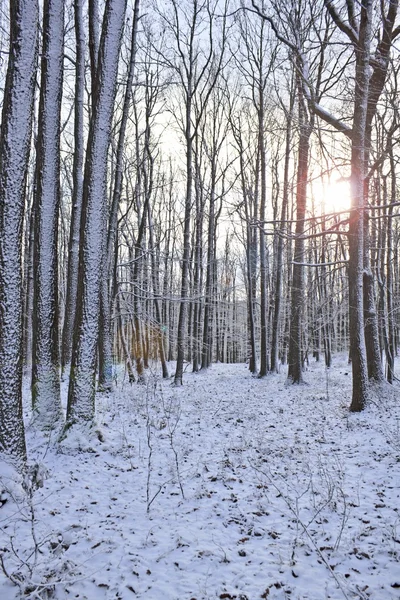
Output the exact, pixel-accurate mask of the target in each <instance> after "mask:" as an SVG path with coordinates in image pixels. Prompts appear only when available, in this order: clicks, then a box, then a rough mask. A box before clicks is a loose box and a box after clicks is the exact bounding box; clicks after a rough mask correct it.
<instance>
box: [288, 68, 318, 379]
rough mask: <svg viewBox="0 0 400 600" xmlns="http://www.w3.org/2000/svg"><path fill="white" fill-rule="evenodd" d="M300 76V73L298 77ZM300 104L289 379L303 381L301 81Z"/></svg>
mask: <svg viewBox="0 0 400 600" xmlns="http://www.w3.org/2000/svg"><path fill="white" fill-rule="evenodd" d="M298 77H299V76H298ZM297 89H298V103H299V128H300V133H299V136H300V139H299V150H298V165H297V183H296V233H295V243H294V256H293V276H292V292H291V304H290V333H289V355H288V363H289V370H288V379H290V380H291V381H292V383H302V382H303V373H302V367H303V365H302V319H303V308H304V290H305V288H304V266H303V263H304V252H305V242H304V238H303V234H304V225H305V223H304V219H305V215H306V201H307V182H308V163H309V156H308V155H309V145H310V135H311V131H312V126H311V124H310V123H309V122H308V119H307V109H306V106H305V103H304V96H303V91H302V83H301V82H300V81H299V82H298V85H297Z"/></svg>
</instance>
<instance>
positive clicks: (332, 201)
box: [311, 177, 351, 214]
mask: <svg viewBox="0 0 400 600" xmlns="http://www.w3.org/2000/svg"><path fill="white" fill-rule="evenodd" d="M311 187H312V194H313V198H314V203H315V206H316V207H321V208H320V210H321V213H325V214H328V213H339V212H343V211H347V210H350V206H351V193H350V182H349V180H348V179H343V178H339V177H337V178H336V179H330V180H327V179H323V178H318V179H316V180H315V181H313V183H312V186H311Z"/></svg>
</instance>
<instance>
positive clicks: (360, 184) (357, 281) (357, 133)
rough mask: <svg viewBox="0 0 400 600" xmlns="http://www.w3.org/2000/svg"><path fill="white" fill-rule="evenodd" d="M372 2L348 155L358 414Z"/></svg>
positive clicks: (362, 387) (362, 392)
mask: <svg viewBox="0 0 400 600" xmlns="http://www.w3.org/2000/svg"><path fill="white" fill-rule="evenodd" d="M372 10H373V2H372V0H364V2H363V4H362V6H361V16H360V28H359V40H358V44H357V46H356V48H355V54H356V73H355V84H356V85H355V98H354V116H353V133H352V152H351V194H352V204H351V212H350V225H349V330H350V356H351V363H352V372H353V395H352V401H351V405H350V410H351V411H353V412H358V411H361V410H362V409H363V408H364V406H365V403H366V401H367V398H368V367H367V354H366V348H365V337H364V306H363V300H364V299H363V277H364V211H363V209H364V206H365V198H364V191H365V190H364V178H365V126H366V116H367V104H368V82H369V60H370V43H371V26H372V23H371V20H372Z"/></svg>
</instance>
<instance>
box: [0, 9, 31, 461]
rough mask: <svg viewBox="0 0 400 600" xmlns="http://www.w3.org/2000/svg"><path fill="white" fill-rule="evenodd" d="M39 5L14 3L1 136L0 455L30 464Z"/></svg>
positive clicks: (11, 16)
mask: <svg viewBox="0 0 400 600" xmlns="http://www.w3.org/2000/svg"><path fill="white" fill-rule="evenodd" d="M38 19H39V14H38V2H37V0H14V1H13V2H10V53H9V55H8V66H7V76H6V81H5V89H4V97H3V109H2V119H1V130H0V306H1V311H0V365H1V368H0V453H1V455H2V456H3V457H4V458H5V459H8V460H11V462H13V463H14V464H15V465H16V466H17V468H20V469H23V468H24V465H25V463H26V446H25V434H24V422H23V414H22V366H23V348H22V268H21V259H22V225H23V217H24V198H25V196H24V189H25V178H26V171H27V169H28V157H29V148H30V140H31V127H32V115H33V99H34V89H35V81H36V60H37V42H38Z"/></svg>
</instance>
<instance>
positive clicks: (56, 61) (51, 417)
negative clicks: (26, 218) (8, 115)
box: [32, 0, 64, 427]
mask: <svg viewBox="0 0 400 600" xmlns="http://www.w3.org/2000/svg"><path fill="white" fill-rule="evenodd" d="M63 54H64V2H63V0H46V1H45V2H44V5H43V49H42V62H41V71H42V72H41V83H40V101H39V126H38V140H37V151H36V152H37V154H36V196H35V200H34V202H35V207H34V210H35V241H34V262H33V264H34V298H33V353H32V403H33V410H34V413H35V415H36V417H37V418H38V420H37V422H38V423H39V424H40V426H41V427H53V426H54V425H55V424H56V423H57V422H58V421H59V420H60V419H61V417H62V410H61V397H60V374H59V350H58V329H59V323H58V321H59V307H58V256H57V249H58V248H57V247H58V215H59V207H60V179H59V177H60V113H61V98H62V84H63Z"/></svg>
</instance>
